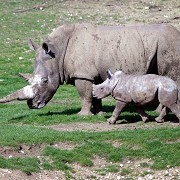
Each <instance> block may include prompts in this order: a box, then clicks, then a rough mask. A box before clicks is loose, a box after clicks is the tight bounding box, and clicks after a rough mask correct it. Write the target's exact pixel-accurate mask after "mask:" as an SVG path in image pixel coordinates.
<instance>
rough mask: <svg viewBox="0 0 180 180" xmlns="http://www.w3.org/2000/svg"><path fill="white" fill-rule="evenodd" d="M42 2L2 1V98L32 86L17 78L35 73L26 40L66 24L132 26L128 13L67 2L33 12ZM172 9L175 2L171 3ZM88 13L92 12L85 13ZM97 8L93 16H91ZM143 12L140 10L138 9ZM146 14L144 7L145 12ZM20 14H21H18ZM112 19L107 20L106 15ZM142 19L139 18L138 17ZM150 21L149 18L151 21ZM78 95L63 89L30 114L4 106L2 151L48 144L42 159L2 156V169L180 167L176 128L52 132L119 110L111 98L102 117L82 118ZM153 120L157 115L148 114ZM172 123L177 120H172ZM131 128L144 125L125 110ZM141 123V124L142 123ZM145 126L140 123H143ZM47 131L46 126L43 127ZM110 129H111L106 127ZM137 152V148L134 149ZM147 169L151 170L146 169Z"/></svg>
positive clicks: (0, 107)
mask: <svg viewBox="0 0 180 180" xmlns="http://www.w3.org/2000/svg"><path fill="white" fill-rule="evenodd" d="M43 2H44V1H43V0H37V1H30V0H29V1H25V0H11V1H2V0H0V4H1V5H0V22H1V23H0V29H1V31H0V41H1V43H0V97H3V96H5V95H7V94H9V93H12V92H13V91H15V90H17V89H19V88H21V87H23V86H25V85H26V84H27V83H26V82H25V81H24V80H23V79H21V78H19V77H18V75H17V74H18V73H19V72H21V73H32V72H33V59H34V52H32V51H29V47H28V45H27V41H28V39H29V38H32V39H34V40H35V42H37V43H38V44H39V45H40V44H41V43H42V42H43V39H44V38H45V37H46V36H47V34H48V33H50V32H51V31H52V29H53V28H55V27H57V26H58V25H61V24H64V23H74V22H94V23H96V24H117V23H127V22H129V21H132V20H133V19H132V18H133V16H134V14H133V16H132V15H129V16H128V17H127V20H125V18H124V14H119V13H120V12H118V13H117V14H114V13H113V12H112V11H111V12H110V13H109V14H108V13H103V12H102V11H101V10H100V11H99V10H98V11H97V10H96V11H94V10H93V8H94V7H95V6H97V8H98V7H100V5H98V4H92V3H89V4H88V3H82V4H81V3H80V4H79V3H78V2H77V4H76V5H75V6H74V7H72V6H68V8H67V6H64V5H63V1H53V0H51V1H47V5H53V4H55V5H54V6H49V7H47V8H45V9H44V10H38V9H32V10H28V11H25V12H18V11H19V10H22V9H29V8H32V7H34V6H36V5H39V4H42V3H43ZM168 2H170V4H171V1H168ZM81 5H82V6H83V8H84V9H88V10H89V12H86V10H84V9H82V8H81V7H80V6H81ZM91 9H92V11H91ZM137 9H138V8H137ZM140 9H141V10H142V11H143V9H144V6H142V7H140ZM103 10H104V6H103ZM16 12H18V13H16ZM107 14H108V15H107ZM134 19H138V21H141V19H139V18H138V17H136V16H135V17H134ZM147 19H148V18H147ZM80 103H81V102H80V99H79V95H78V93H77V91H76V89H75V87H73V86H70V85H63V86H61V87H60V88H59V90H58V91H57V93H56V94H55V96H54V97H53V99H52V100H51V102H50V103H49V104H48V105H47V106H46V107H44V108H43V109H40V110H30V109H28V107H27V105H26V102H17V101H14V102H13V103H9V104H0V147H2V148H3V147H4V148H6V147H10V148H11V147H18V146H19V145H22V144H25V145H32V144H37V145H41V144H43V145H44V146H43V148H42V150H41V153H40V154H39V156H40V157H41V158H40V159H39V158H38V157H31V156H30V157H11V158H8V157H3V156H2V155H0V168H9V169H20V170H22V171H24V172H27V173H28V172H38V171H40V169H48V170H54V169H58V170H63V171H65V172H66V174H67V176H68V173H67V172H68V171H73V168H72V166H71V163H75V162H76V163H79V164H80V165H82V166H88V167H89V166H93V158H94V156H99V157H102V158H105V159H106V160H107V161H108V162H112V163H113V164H112V165H109V166H106V167H105V169H102V170H98V171H99V173H102V174H103V173H107V172H112V173H115V172H117V171H118V168H117V166H116V164H115V163H118V162H120V161H122V160H123V159H126V158H132V159H135V160H136V159H142V158H151V160H152V165H149V166H150V167H151V168H152V169H166V167H167V165H168V166H170V167H175V166H180V153H179V148H180V143H179V138H180V131H179V127H176V128H168V127H167V128H159V129H149V130H140V129H135V130H116V131H111V132H84V131H73V132H66V131H65V132H64V131H62V132H61V131H55V130H52V129H48V126H49V125H56V124H61V123H67V126H68V123H74V122H89V123H95V122H102V121H106V119H107V118H108V117H110V116H111V114H112V111H113V109H114V104H115V103H114V100H112V98H107V99H105V100H104V101H103V106H104V110H105V111H106V112H107V113H106V114H104V115H102V116H87V117H80V116H78V115H77V112H78V111H79V110H80V107H81V104H80ZM148 113H149V114H150V115H152V116H155V115H156V114H155V113H154V112H153V111H152V109H149V110H148ZM169 118H170V119H173V118H174V117H172V116H169ZM120 119H125V120H126V121H127V122H126V123H134V122H138V121H140V117H139V116H138V115H137V113H135V112H134V108H133V107H128V108H126V109H125V110H124V111H123V113H122V114H121V116H120ZM138 123H139V122H138ZM140 123H141V122H140ZM44 126H45V127H44ZM107 126H108V124H107ZM113 141H120V142H122V145H121V146H119V147H114V146H113V145H112V144H111V143H109V142H113ZM58 142H65V143H74V144H77V146H75V147H74V148H72V149H70V150H64V149H60V148H55V147H54V146H53V144H55V143H58ZM134 147H136V148H134ZM142 166H146V165H145V164H143V165H142ZM129 173H131V172H129V171H128V170H127V169H122V170H121V174H124V175H128V174H129Z"/></svg>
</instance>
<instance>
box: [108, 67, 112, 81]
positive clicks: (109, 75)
mask: <svg viewBox="0 0 180 180" xmlns="http://www.w3.org/2000/svg"><path fill="white" fill-rule="evenodd" d="M107 75H108V79H111V78H112V76H113V74H112V73H111V71H110V69H108V70H107Z"/></svg>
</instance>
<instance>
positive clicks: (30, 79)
mask: <svg viewBox="0 0 180 180" xmlns="http://www.w3.org/2000/svg"><path fill="white" fill-rule="evenodd" d="M18 75H19V77H22V78H23V79H25V80H26V81H28V83H31V81H32V79H33V75H32V74H29V73H26V74H24V73H19V74H18Z"/></svg>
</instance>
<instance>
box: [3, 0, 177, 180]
mask: <svg viewBox="0 0 180 180" xmlns="http://www.w3.org/2000/svg"><path fill="white" fill-rule="evenodd" d="M52 2H53V1H52ZM60 6H61V7H63V8H64V9H66V8H67V9H68V11H69V12H68V14H67V17H69V18H73V16H77V17H79V19H80V20H81V22H82V19H83V16H84V15H85V14H88V13H89V14H90V15H91V16H92V17H93V15H96V14H102V15H104V16H106V15H108V17H106V18H104V17H103V16H102V17H101V16H99V18H96V19H95V21H94V20H92V19H91V20H90V21H91V22H93V21H94V23H97V24H98V23H99V22H102V24H116V25H121V24H125V23H133V24H134V23H170V24H172V25H173V26H175V27H177V28H178V29H179V30H180V13H179V12H180V10H179V9H180V1H178V0H173V1H164V0H157V1H155V0H152V1H148V0H141V1H136V0H135V1H133V0H132V1H130V0H127V1H126V0H122V1H118V0H109V1H108V0H105V1H102V0H95V1H93V0H71V1H61V5H60ZM50 8H53V6H51V7H50ZM87 11H88V12H87ZM109 15H111V16H112V17H111V16H109ZM115 16H117V18H115ZM57 24H58V25H59V24H62V22H61V20H57ZM167 126H168V127H169V126H171V127H176V126H177V123H173V122H165V123H162V124H157V123H155V122H150V123H145V124H143V123H139V122H137V123H133V124H117V125H107V122H102V123H96V124H95V123H72V124H59V125H53V126H49V127H48V128H52V129H55V130H58V131H75V130H83V131H111V130H122V129H138V128H143V129H145V128H160V127H167ZM114 145H116V143H115V144H114ZM54 146H57V147H59V148H64V149H71V148H73V147H74V145H72V144H66V143H59V144H55V145H54ZM42 148H43V145H40V146H35V145H32V146H24V145H22V146H20V147H19V148H18V149H8V148H4V147H0V153H1V154H2V155H3V156H4V157H6V158H7V157H9V158H11V157H24V156H29V155H30V156H33V155H34V156H36V157H39V156H40V150H41V149H42ZM39 158H40V157H39ZM143 162H146V163H151V160H150V159H146V160H140V161H132V160H128V159H127V160H124V162H121V163H120V164H118V163H117V164H116V165H117V166H118V167H119V168H129V169H130V170H132V171H133V172H134V173H131V177H129V176H128V175H121V174H120V173H119V172H118V173H107V174H105V175H100V174H99V173H97V171H96V170H97V169H100V168H103V167H105V166H107V165H111V163H109V162H107V161H106V160H105V159H102V158H100V157H94V160H93V163H94V166H93V167H82V166H80V165H79V164H76V163H75V164H72V167H74V169H76V170H75V171H74V172H73V173H72V174H71V176H72V179H102V180H105V179H107V180H109V179H115V180H120V179H138V180H143V179H145V180H146V179H147V180H149V179H166V180H170V179H174V180H176V179H180V168H179V167H176V168H169V167H167V170H162V171H156V172H155V171H153V170H151V169H148V168H147V167H144V168H142V167H140V163H143ZM143 171H147V172H148V173H147V175H145V176H143V177H142V176H140V174H141V173H142V172H143ZM35 179H42V180H51V179H62V180H63V179H66V177H65V173H64V172H62V171H44V170H43V171H41V172H40V173H32V174H25V173H23V172H21V171H18V170H8V169H0V180H35Z"/></svg>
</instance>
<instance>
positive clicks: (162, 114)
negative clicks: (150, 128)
mask: <svg viewBox="0 0 180 180" xmlns="http://www.w3.org/2000/svg"><path fill="white" fill-rule="evenodd" d="M166 115H167V108H166V107H165V106H163V108H162V110H161V112H160V114H159V116H158V117H156V118H155V120H156V122H158V123H162V122H164V119H163V118H164V116H166Z"/></svg>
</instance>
